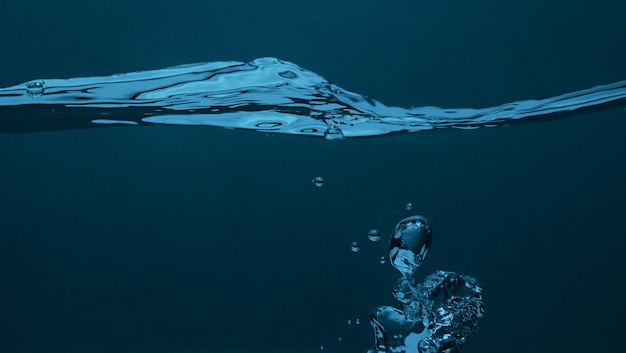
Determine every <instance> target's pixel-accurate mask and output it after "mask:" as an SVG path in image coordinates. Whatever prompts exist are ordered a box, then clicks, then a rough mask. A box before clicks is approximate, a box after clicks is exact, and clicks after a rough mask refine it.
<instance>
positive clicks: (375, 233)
mask: <svg viewBox="0 0 626 353" xmlns="http://www.w3.org/2000/svg"><path fill="white" fill-rule="evenodd" d="M381 237H382V235H380V231H379V230H378V229H376V228H372V229H370V231H369V232H367V239H369V240H371V241H379V240H380V238H381Z"/></svg>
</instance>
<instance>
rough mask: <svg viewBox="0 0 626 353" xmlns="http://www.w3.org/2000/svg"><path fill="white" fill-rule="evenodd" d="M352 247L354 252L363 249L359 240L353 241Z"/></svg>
mask: <svg viewBox="0 0 626 353" xmlns="http://www.w3.org/2000/svg"><path fill="white" fill-rule="evenodd" d="M350 249H351V250H352V251H353V252H359V250H361V245H359V243H358V242H356V241H354V242H352V244H351V245H350Z"/></svg>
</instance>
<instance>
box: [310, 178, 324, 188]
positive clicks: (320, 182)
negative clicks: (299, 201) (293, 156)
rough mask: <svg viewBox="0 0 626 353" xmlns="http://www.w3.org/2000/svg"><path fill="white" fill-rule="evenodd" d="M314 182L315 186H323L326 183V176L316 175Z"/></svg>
mask: <svg viewBox="0 0 626 353" xmlns="http://www.w3.org/2000/svg"><path fill="white" fill-rule="evenodd" d="M312 182H313V184H315V186H317V187H321V186H323V185H324V178H322V177H321V176H316V177H315V178H313V180H312Z"/></svg>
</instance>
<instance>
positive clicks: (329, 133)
mask: <svg viewBox="0 0 626 353" xmlns="http://www.w3.org/2000/svg"><path fill="white" fill-rule="evenodd" d="M324 138H325V139H327V140H337V139H342V138H343V131H341V129H340V128H338V127H337V126H334V125H333V126H329V127H328V128H326V131H324Z"/></svg>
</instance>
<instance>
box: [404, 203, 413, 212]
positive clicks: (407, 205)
mask: <svg viewBox="0 0 626 353" xmlns="http://www.w3.org/2000/svg"><path fill="white" fill-rule="evenodd" d="M405 207H406V209H407V210H409V211H410V210H412V209H413V203H411V202H407V203H406V205H405Z"/></svg>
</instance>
